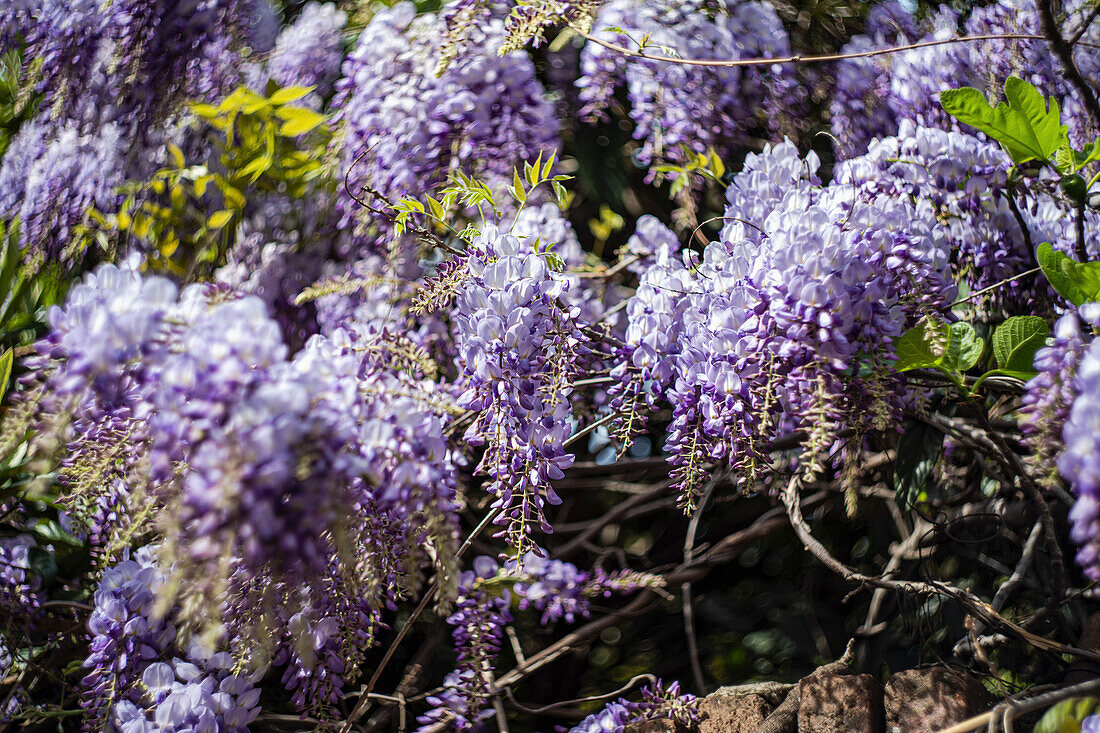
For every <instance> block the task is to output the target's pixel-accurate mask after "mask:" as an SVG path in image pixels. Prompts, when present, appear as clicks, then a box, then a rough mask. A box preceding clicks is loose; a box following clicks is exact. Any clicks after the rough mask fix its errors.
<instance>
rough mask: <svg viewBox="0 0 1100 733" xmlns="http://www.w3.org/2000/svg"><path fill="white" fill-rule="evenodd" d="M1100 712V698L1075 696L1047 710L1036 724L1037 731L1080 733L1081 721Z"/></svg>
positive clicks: (1042, 732) (1036, 732)
mask: <svg viewBox="0 0 1100 733" xmlns="http://www.w3.org/2000/svg"><path fill="white" fill-rule="evenodd" d="M1096 712H1100V699H1097V698H1095V697H1074V698H1070V699H1069V700H1063V701H1062V702H1060V703H1058V704H1057V705H1055V706H1054V707H1052V708H1050V709H1049V710H1047V711H1046V714H1044V715H1043V718H1042V720H1040V721H1039V724H1038V725H1036V726H1035V733H1080V731H1081V721H1083V720H1084V719H1085V718H1087V717H1088V716H1090V715H1093V714H1095V713H1096Z"/></svg>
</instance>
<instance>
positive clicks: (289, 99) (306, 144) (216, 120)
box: [192, 85, 329, 197]
mask: <svg viewBox="0 0 1100 733" xmlns="http://www.w3.org/2000/svg"><path fill="white" fill-rule="evenodd" d="M311 91H313V87H285V88H282V89H280V88H278V87H275V86H274V85H271V86H269V88H268V95H267V96H263V95H260V94H257V93H255V92H253V91H252V90H250V89H248V88H247V87H239V88H238V89H236V90H235V91H233V92H232V93H231V94H229V96H227V97H226V98H225V99H224V100H222V101H221V103H220V104H218V105H217V106H211V105H207V104H196V105H194V106H193V107H192V109H193V110H194V112H195V114H197V115H198V116H199V117H200V118H201V119H203V120H205V121H206V123H207V124H208V125H210V126H211V127H213V128H214V129H215V130H218V131H219V132H221V133H222V135H223V136H224V139H223V142H222V144H221V149H222V153H221V156H220V159H219V162H220V163H221V164H222V166H223V167H224V168H225V170H226V171H228V173H227V176H226V177H227V178H228V180H229V181H230V183H231V184H232V185H233V186H235V187H236V188H238V189H243V188H245V187H246V186H248V185H256V186H258V187H259V188H260V190H278V191H281V192H285V193H286V194H287V195H289V196H292V197H301V196H302V195H304V194H305V193H306V191H307V190H308V184H309V183H310V182H312V181H314V180H316V179H317V178H318V177H320V176H321V175H323V173H324V166H323V164H322V162H321V153H322V151H323V150H324V146H325V145H326V144H327V142H328V138H329V133H328V130H327V129H326V122H327V118H326V117H325V115H323V114H321V113H319V112H314V111H313V110H311V109H309V108H308V107H301V106H297V105H295V104H294V103H295V102H298V101H299V100H301V99H302V98H304V97H305V96H306V95H307V94H309V93H310V92H311ZM311 133H315V134H313V135H312V139H311V136H310V134H311Z"/></svg>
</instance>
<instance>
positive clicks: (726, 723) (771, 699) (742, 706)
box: [699, 682, 792, 733]
mask: <svg viewBox="0 0 1100 733" xmlns="http://www.w3.org/2000/svg"><path fill="white" fill-rule="evenodd" d="M791 687H792V685H785V684H782V683H780V682H759V683H756V684H750V685H738V686H737V687H722V688H720V689H718V690H715V691H714V692H712V693H711V694H709V695H707V696H706V697H705V698H703V700H702V701H701V702H700V703H699V714H700V715H699V717H700V719H701V720H700V723H699V733H756V730H757V729H758V728H759V727H760V725H761V724H762V723H763V722H764V719H765V718H767V717H768V714H769V713H770V712H771V711H772V710H774V709H775V708H776V706H778V705H779V703H781V702H783V698H784V697H786V696H787V693H788V692H789V691H790V689H791Z"/></svg>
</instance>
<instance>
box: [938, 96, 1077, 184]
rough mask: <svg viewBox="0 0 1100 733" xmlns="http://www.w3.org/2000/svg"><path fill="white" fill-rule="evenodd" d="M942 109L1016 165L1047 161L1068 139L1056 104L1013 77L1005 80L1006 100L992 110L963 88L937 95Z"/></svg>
mask: <svg viewBox="0 0 1100 733" xmlns="http://www.w3.org/2000/svg"><path fill="white" fill-rule="evenodd" d="M940 105H941V106H942V107H943V108H944V110H945V111H946V112H947V113H948V114H950V115H952V116H954V117H955V118H956V119H958V120H959V121H960V122H964V123H966V124H968V125H970V126H972V127H976V128H978V129H979V130H981V131H982V132H984V133H985V134H987V135H989V136H990V137H992V138H993V139H994V140H996V141H998V142H999V143H1001V145H1003V146H1004V148H1005V150H1006V151H1007V152H1008V154H1009V156H1011V158H1012V160H1013V161H1014V162H1016V163H1024V162H1027V161H1029V160H1040V161H1049V160H1050V159H1051V157H1052V156H1053V155H1054V153H1055V152H1056V151H1057V150H1058V148H1060V147H1061V146H1062V145H1063V144H1064V142H1065V140H1066V137H1067V131H1068V130H1069V127H1068V126H1067V125H1063V124H1062V122H1061V113H1060V111H1059V109H1058V102H1057V101H1056V100H1055V99H1053V98H1052V99H1051V100H1050V106H1049V108H1048V107H1047V103H1046V102H1045V101H1044V100H1043V95H1042V94H1040V93H1039V91H1038V90H1037V89H1036V88H1035V87H1033V86H1031V85H1030V84H1028V83H1027V82H1026V81H1024V80H1023V79H1020V78H1019V77H1016V76H1010V77H1008V80H1007V81H1005V101H1004V102H1001V103H1000V104H998V105H997V106H996V107H991V106H990V104H989V101H988V100H987V99H986V98H985V95H984V94H982V93H981V92H980V91H978V90H977V89H974V88H972V87H963V88H961V89H948V90H946V91H943V92H940Z"/></svg>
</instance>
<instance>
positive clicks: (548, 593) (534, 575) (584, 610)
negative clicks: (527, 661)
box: [503, 552, 662, 626]
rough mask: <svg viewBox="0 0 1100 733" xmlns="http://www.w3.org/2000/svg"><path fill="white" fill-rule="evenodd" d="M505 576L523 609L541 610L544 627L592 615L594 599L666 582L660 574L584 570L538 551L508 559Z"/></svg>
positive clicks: (625, 593) (571, 621) (504, 571)
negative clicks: (561, 620) (592, 601)
mask: <svg viewBox="0 0 1100 733" xmlns="http://www.w3.org/2000/svg"><path fill="white" fill-rule="evenodd" d="M503 577H506V578H508V579H509V580H512V581H514V585H513V586H512V592H513V593H514V594H515V595H516V597H517V598H518V599H519V608H520V610H521V611H522V610H526V609H531V610H533V611H537V612H541V613H542V618H541V619H540V623H541V624H542V625H543V626H546V625H548V624H551V623H554V622H555V621H558V620H560V619H564V620H565V622H566V623H569V624H571V623H573V622H574V621H575V620H576V618H577V617H578V616H580V617H584V616H588V615H589V613H590V611H591V600H592V599H593V598H597V597H610V596H612V595H628V594H630V593H634V592H635V591H637V590H638V589H639V588H642V587H653V586H656V585H660V584H661V582H662V581H661V580H660V579H659V578H658V577H656V576H651V575H647V574H645V573H637V572H634V571H630V570H626V571H619V572H615V573H607V572H606V571H604V570H603V569H601V568H596V569H595V570H593V571H586V570H581V569H580V568H578V567H577V566H576V565H574V564H573V563H569V562H565V561H564V560H552V559H550V558H548V557H544V556H542V555H538V554H536V553H534V552H529V553H527V554H526V555H524V556H523V558H521V559H520V560H509V561H508V562H506V563H505V565H504V568H503Z"/></svg>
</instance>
